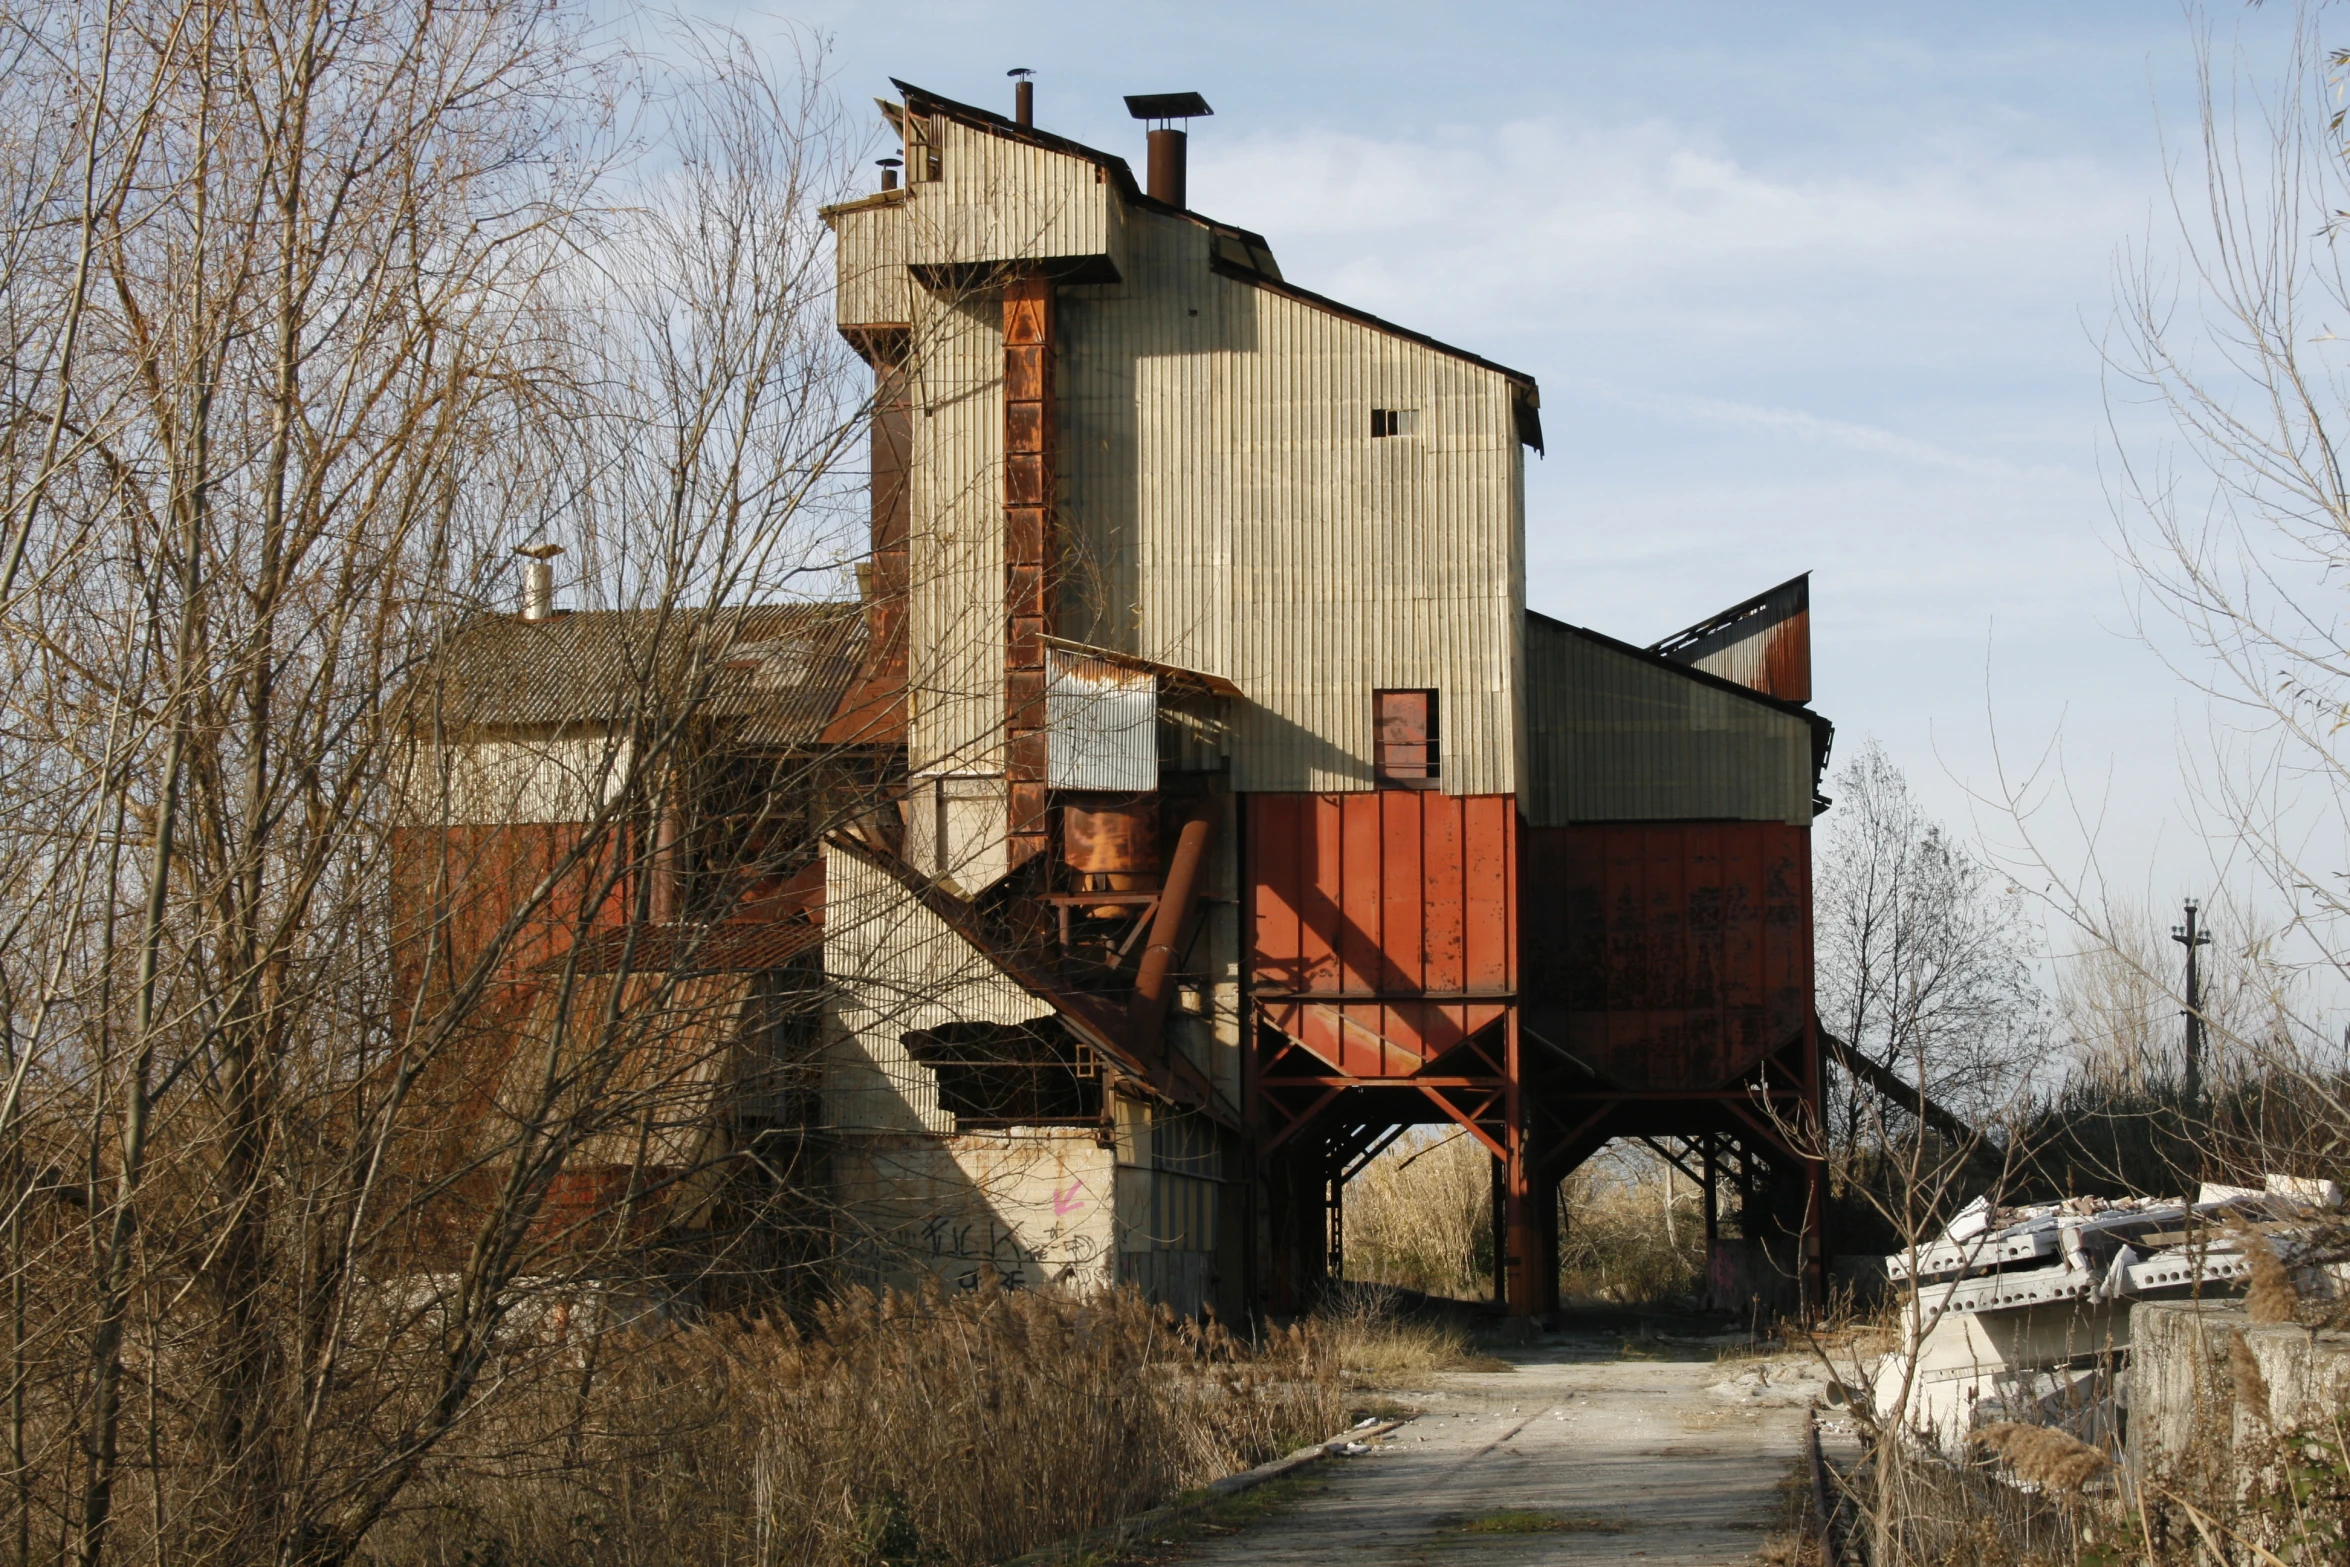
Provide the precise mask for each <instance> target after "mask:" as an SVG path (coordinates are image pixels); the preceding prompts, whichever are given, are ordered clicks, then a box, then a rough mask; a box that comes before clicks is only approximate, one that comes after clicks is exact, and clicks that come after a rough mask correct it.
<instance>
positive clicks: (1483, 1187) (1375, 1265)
mask: <svg viewBox="0 0 2350 1567" xmlns="http://www.w3.org/2000/svg"><path fill="white" fill-rule="evenodd" d="M1492 1182H1493V1160H1492V1157H1491V1155H1489V1154H1487V1153H1486V1151H1485V1149H1484V1147H1483V1145H1481V1144H1479V1143H1478V1142H1477V1141H1476V1140H1475V1139H1473V1138H1470V1137H1466V1136H1462V1135H1459V1134H1457V1133H1451V1132H1444V1131H1423V1132H1417V1133H1413V1134H1411V1135H1408V1136H1406V1137H1404V1138H1402V1139H1401V1140H1399V1141H1398V1142H1397V1143H1396V1144H1395V1145H1394V1146H1393V1147H1391V1148H1389V1149H1388V1150H1387V1151H1386V1152H1384V1153H1382V1154H1381V1155H1380V1156H1379V1157H1378V1158H1376V1159H1374V1160H1372V1161H1371V1163H1370V1164H1369V1165H1368V1166H1367V1167H1366V1168H1365V1169H1364V1170H1363V1172H1362V1173H1361V1174H1360V1175H1358V1176H1356V1177H1355V1179H1354V1180H1353V1181H1352V1182H1351V1183H1350V1184H1349V1185H1348V1186H1347V1189H1346V1268H1347V1274H1348V1277H1349V1278H1351V1279H1354V1280H1357V1281H1365V1282H1370V1283H1377V1284H1391V1285H1396V1286H1399V1287H1401V1288H1404V1289H1412V1290H1419V1291H1421V1292H1422V1293H1424V1294H1429V1295H1442V1296H1450V1297H1453V1298H1455V1299H1463V1300H1475V1299H1482V1298H1484V1297H1487V1296H1489V1295H1491V1294H1492V1292H1493V1231H1492V1212H1493V1207H1492V1205H1493V1185H1492ZM1560 1202H1561V1204H1562V1211H1563V1214H1564V1223H1563V1226H1562V1234H1561V1237H1560V1254H1559V1262H1560V1283H1561V1286H1562V1289H1563V1291H1564V1293H1565V1294H1566V1295H1567V1296H1568V1297H1570V1298H1578V1297H1579V1298H1582V1299H1585V1300H1596V1301H1606V1302H1609V1303H1612V1304H1618V1305H1648V1304H1656V1303H1661V1302H1665V1301H1678V1300H1681V1299H1684V1298H1685V1297H1687V1296H1689V1295H1691V1294H1693V1293H1695V1292H1696V1291H1697V1290H1698V1288H1699V1287H1700V1285H1701V1283H1702V1280H1703V1273H1704V1268H1705V1238H1704V1220H1703V1216H1702V1212H1701V1209H1700V1202H1699V1197H1698V1193H1697V1189H1696V1187H1695V1186H1694V1185H1693V1184H1692V1183H1691V1182H1689V1181H1688V1180H1687V1179H1685V1178H1682V1177H1679V1176H1676V1175H1673V1174H1671V1173H1670V1171H1669V1169H1668V1167H1667V1166H1666V1165H1665V1163H1664V1161H1662V1160H1661V1159H1657V1158H1656V1157H1654V1156H1653V1155H1651V1154H1649V1153H1647V1152H1646V1151H1645V1150H1640V1149H1633V1150H1629V1151H1627V1150H1624V1149H1616V1150H1611V1151H1610V1152H1609V1153H1607V1154H1605V1155H1603V1156H1602V1157H1600V1158H1598V1159H1595V1160H1593V1161H1591V1162H1590V1163H1588V1164H1586V1165H1584V1166H1583V1167H1582V1168H1581V1169H1579V1170H1577V1171H1576V1172H1575V1173H1574V1174H1573V1175H1571V1176H1569V1177H1568V1178H1567V1180H1566V1183H1565V1185H1564V1187H1563V1188H1562V1190H1561V1192H1560Z"/></svg>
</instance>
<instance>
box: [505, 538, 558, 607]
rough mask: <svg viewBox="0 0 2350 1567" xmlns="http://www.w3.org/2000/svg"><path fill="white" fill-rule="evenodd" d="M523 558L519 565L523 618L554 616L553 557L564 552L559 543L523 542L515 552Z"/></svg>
mask: <svg viewBox="0 0 2350 1567" xmlns="http://www.w3.org/2000/svg"><path fill="white" fill-rule="evenodd" d="M514 553H515V554H517V555H520V556H522V557H523V559H524V564H523V567H522V618H523V619H525V620H553V619H554V618H555V557H556V556H558V555H560V554H562V553H563V546H562V545H560V544H526V545H524V546H523V547H522V548H520V549H518V550H516V551H515V552H514Z"/></svg>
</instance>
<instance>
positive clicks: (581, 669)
mask: <svg viewBox="0 0 2350 1567" xmlns="http://www.w3.org/2000/svg"><path fill="white" fill-rule="evenodd" d="M864 652H865V616H864V612H863V608H862V606H860V605H857V604H840V603H813V604H772V605H757V606H749V607H741V608H729V609H717V610H671V611H668V612H665V613H664V612H661V611H655V610H575V611H572V612H570V613H567V614H560V615H557V616H554V617H553V618H551V619H548V620H524V619H522V618H521V617H519V616H514V615H485V616H482V617H481V618H479V619H477V620H474V621H472V622H470V623H468V624H467V625H465V626H463V627H460V628H459V629H458V631H457V632H456V633H455V634H454V635H453V636H452V637H451V638H450V639H449V642H448V644H447V646H446V647H445V648H444V650H443V651H442V653H441V655H440V657H439V658H437V659H436V660H434V661H433V663H432V664H431V665H430V666H429V667H428V668H427V669H426V670H425V671H424V672H423V673H422V674H421V675H420V676H419V677H418V678H417V680H416V681H415V682H414V683H413V684H412V685H411V687H410V689H409V692H408V694H407V700H408V714H407V718H408V722H409V724H410V726H411V727H412V728H414V729H419V730H424V729H431V728H433V727H435V726H436V725H437V726H438V727H440V728H442V729H444V730H445V731H448V732H452V733H462V732H464V731H466V730H471V729H537V728H570V727H576V726H612V725H625V724H628V723H630V722H632V721H635V720H637V719H638V718H640V717H641V718H643V719H645V720H647V721H659V720H660V718H661V717H662V716H664V714H673V713H676V712H678V711H682V710H687V709H690V711H691V712H692V713H693V715H694V716H696V717H701V718H710V719H720V720H735V721H737V723H736V725H735V726H734V734H735V736H736V738H737V739H739V740H740V741H742V742H743V743H746V744H754V745H812V744H814V743H816V740H817V737H818V736H819V735H820V734H821V733H822V732H823V729H824V726H825V723H826V721H827V720H829V719H830V718H831V717H832V714H833V712H834V710H835V709H837V708H838V707H839V705H840V700H841V697H842V695H843V694H844V693H845V692H846V691H847V690H848V688H849V685H850V683H851V682H852V681H853V680H854V679H855V678H856V674H857V668H858V664H859V662H860V661H861V660H862V659H863V657H864Z"/></svg>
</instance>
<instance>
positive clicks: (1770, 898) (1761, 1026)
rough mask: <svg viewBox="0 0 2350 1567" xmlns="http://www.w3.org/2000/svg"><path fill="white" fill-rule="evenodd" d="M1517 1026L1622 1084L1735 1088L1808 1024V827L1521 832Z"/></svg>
mask: <svg viewBox="0 0 2350 1567" xmlns="http://www.w3.org/2000/svg"><path fill="white" fill-rule="evenodd" d="M1525 856H1526V857H1525V872H1524V874H1525V878H1526V884H1527V885H1528V886H1529V887H1535V888H1539V889H1541V891H1540V895H1539V896H1537V897H1534V898H1532V899H1530V900H1529V901H1528V904H1527V907H1526V910H1525V915H1524V921H1525V924H1524V929H1525V959H1524V989H1525V994H1526V1003H1525V1011H1524V1021H1523V1026H1524V1027H1525V1028H1526V1029H1527V1030H1528V1031H1529V1032H1531V1033H1533V1034H1535V1035H1537V1036H1538V1037H1540V1038H1542V1039H1544V1040H1546V1041H1548V1042H1549V1043H1551V1044H1553V1045H1556V1046H1558V1047H1559V1048H1561V1049H1563V1050H1565V1051H1567V1052H1568V1053H1569V1054H1570V1055H1572V1056H1574V1057H1575V1058H1576V1059H1577V1060H1579V1061H1581V1062H1583V1063H1585V1064H1586V1065H1588V1066H1590V1067H1591V1068H1592V1069H1594V1070H1595V1071H1597V1072H1598V1073H1599V1074H1600V1075H1601V1076H1602V1077H1604V1078H1606V1079H1607V1080H1609V1081H1610V1082H1612V1083H1615V1084H1617V1085H1618V1086H1621V1087H1625V1088H1635V1089H1677V1090H1690V1091H1698V1090H1704V1089H1709V1088H1714V1087H1718V1086H1720V1085H1723V1084H1726V1083H1730V1082H1732V1081H1734V1080H1736V1079H1737V1078H1739V1077H1740V1076H1742V1075H1743V1074H1745V1073H1746V1072H1749V1071H1751V1070H1752V1069H1753V1068H1754V1066H1755V1065H1756V1064H1757V1063H1758V1062H1760V1061H1762V1060H1763V1059H1764V1058H1765V1057H1766V1056H1768V1055H1769V1054H1771V1052H1773V1051H1774V1050H1777V1049H1779V1048H1781V1047H1782V1046H1784V1045H1786V1044H1788V1043H1789V1042H1790V1041H1792V1040H1794V1039H1796V1038H1798V1037H1799V1036H1800V1035H1801V1034H1802V1033H1803V1032H1804V1030H1805V1029H1806V1028H1807V1027H1808V1026H1809V1023H1810V1018H1811V1005H1812V956H1811V952H1812V948H1811V934H1812V912H1811V832H1810V829H1808V828H1803V827H1790V826H1787V825H1785V824H1783V823H1778V822H1655V823H1617V824H1608V825H1592V826H1579V827H1554V828H1530V829H1529V830H1528V831H1527V833H1526V835H1525Z"/></svg>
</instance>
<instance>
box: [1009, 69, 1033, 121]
mask: <svg viewBox="0 0 2350 1567" xmlns="http://www.w3.org/2000/svg"><path fill="white" fill-rule="evenodd" d="M1004 74H1005V75H1006V76H1009V77H1010V78H1012V80H1013V81H1014V82H1015V83H1017V84H1018V85H1017V86H1015V87H1013V89H1012V123H1013V124H1014V125H1024V126H1031V127H1032V126H1034V125H1035V124H1036V83H1034V82H1032V81H1030V80H1029V79H1028V78H1030V77H1031V76H1034V75H1035V74H1036V73H1035V72H1034V71H1032V70H1030V69H1029V68H1028V67H1027V66H1025V65H1015V66H1013V67H1012V68H1011V69H1010V70H1008V71H1006V72H1005V73H1004Z"/></svg>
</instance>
